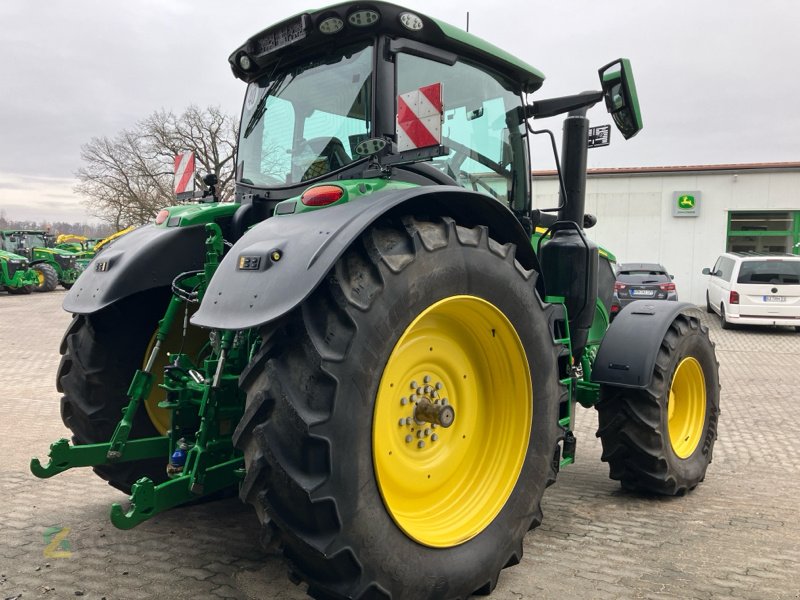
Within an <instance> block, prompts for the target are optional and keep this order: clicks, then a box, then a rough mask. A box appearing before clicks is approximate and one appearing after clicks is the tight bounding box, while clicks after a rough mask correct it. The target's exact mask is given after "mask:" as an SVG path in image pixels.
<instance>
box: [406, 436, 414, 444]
mask: <svg viewBox="0 0 800 600" xmlns="http://www.w3.org/2000/svg"><path fill="white" fill-rule="evenodd" d="M413 439H414V438H413V437H411V434H408V435H407V436H406V444H410V443H411V440H413Z"/></svg>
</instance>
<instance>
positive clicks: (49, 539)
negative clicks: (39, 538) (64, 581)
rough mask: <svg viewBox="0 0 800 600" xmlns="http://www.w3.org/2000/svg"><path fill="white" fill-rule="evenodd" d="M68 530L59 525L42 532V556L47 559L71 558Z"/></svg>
mask: <svg viewBox="0 0 800 600" xmlns="http://www.w3.org/2000/svg"><path fill="white" fill-rule="evenodd" d="M69 532H70V528H69V527H62V526H61V525H51V526H50V527H48V528H46V529H45V530H44V543H45V544H46V545H45V547H44V552H43V554H44V555H45V556H46V557H47V558H69V557H71V556H72V544H71V543H70V541H69V539H67V537H68V536H69Z"/></svg>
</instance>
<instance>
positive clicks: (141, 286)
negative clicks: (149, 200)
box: [63, 225, 206, 315]
mask: <svg viewBox="0 0 800 600" xmlns="http://www.w3.org/2000/svg"><path fill="white" fill-rule="evenodd" d="M205 238H206V231H205V226H204V225H194V226H191V227H170V228H164V227H156V226H155V225H146V226H144V227H140V228H139V229H136V230H134V231H131V232H130V233H128V234H126V235H124V236H122V237H120V238H119V239H117V240H116V241H115V242H114V244H113V245H112V246H109V247H108V248H105V249H104V250H103V251H102V252H101V253H99V254H98V255H97V256H95V258H94V259H93V260H92V262H90V263H89V264H88V265H87V267H86V269H85V270H84V271H83V273H81V274H80V276H79V277H78V279H77V281H76V282H75V285H73V286H72V289H70V291H69V292H68V293H67V295H66V297H65V298H64V303H63V307H64V310H66V311H69V312H71V313H76V314H81V315H85V314H91V313H93V312H96V311H98V310H100V309H102V308H105V307H106V306H109V305H110V304H113V303H114V302H116V301H118V300H121V299H123V298H126V297H128V296H131V295H133V294H135V293H137V292H142V291H145V290H149V289H153V288H158V287H164V286H167V285H170V284H171V283H172V280H173V279H174V278H175V276H176V275H178V274H179V273H181V272H183V271H192V270H196V269H202V268H203V261H204V260H205V249H206V247H205Z"/></svg>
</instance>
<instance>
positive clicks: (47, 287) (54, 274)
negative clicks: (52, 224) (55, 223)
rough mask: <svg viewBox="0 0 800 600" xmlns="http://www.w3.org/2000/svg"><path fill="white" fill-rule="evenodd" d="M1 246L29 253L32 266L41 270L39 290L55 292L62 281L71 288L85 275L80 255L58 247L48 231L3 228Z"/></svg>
mask: <svg viewBox="0 0 800 600" xmlns="http://www.w3.org/2000/svg"><path fill="white" fill-rule="evenodd" d="M0 248H3V249H5V250H7V251H9V252H15V253H16V254H20V255H22V256H25V257H26V258H27V259H28V260H29V261H30V264H31V267H34V268H36V269H37V272H38V273H39V283H38V285H37V286H36V287H35V288H34V289H35V291H37V292H51V291H53V290H54V289H56V287H57V286H58V284H61V287H63V288H64V289H66V290H68V289H70V288H71V287H72V285H73V284H74V283H75V281H76V280H77V279H78V275H80V274H81V270H82V266H81V265H79V264H78V255H77V254H76V253H75V252H73V251H71V250H65V249H63V248H56V247H54V243H53V237H52V236H51V235H50V234H49V233H48V232H47V231H44V230H38V229H25V230H3V231H0Z"/></svg>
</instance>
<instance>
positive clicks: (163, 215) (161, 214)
mask: <svg viewBox="0 0 800 600" xmlns="http://www.w3.org/2000/svg"><path fill="white" fill-rule="evenodd" d="M168 216H169V211H168V210H167V209H166V208H165V209H163V210H161V211H159V213H158V215H156V225H161V224H162V223H163V222H164V221H166V220H167V217H168Z"/></svg>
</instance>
